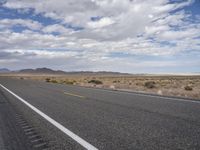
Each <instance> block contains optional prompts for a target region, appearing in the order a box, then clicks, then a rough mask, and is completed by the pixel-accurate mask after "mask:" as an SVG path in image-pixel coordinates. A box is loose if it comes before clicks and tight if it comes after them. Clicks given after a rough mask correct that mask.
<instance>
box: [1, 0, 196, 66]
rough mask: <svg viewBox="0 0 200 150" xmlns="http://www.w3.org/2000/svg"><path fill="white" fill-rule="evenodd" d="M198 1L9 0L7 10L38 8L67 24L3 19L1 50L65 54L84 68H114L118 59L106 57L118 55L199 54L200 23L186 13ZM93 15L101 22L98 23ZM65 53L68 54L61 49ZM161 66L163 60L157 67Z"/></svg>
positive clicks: (55, 56)
mask: <svg viewBox="0 0 200 150" xmlns="http://www.w3.org/2000/svg"><path fill="white" fill-rule="evenodd" d="M192 3H193V0H187V1H178V2H175V3H173V4H172V3H169V0H155V1H152V0H144V1H141V0H132V1H130V0H67V1H66V0H60V1H59V2H58V1H57V0H48V1H45V0H44V1H41V0H35V1H32V0H7V2H6V3H5V4H4V6H5V7H8V8H17V9H21V8H24V9H26V10H28V9H29V8H34V10H35V13H36V14H38V13H41V14H43V15H44V16H46V17H50V18H52V19H59V20H61V22H59V23H56V24H51V25H47V26H44V25H42V23H40V22H37V21H33V20H30V19H29V20H23V19H2V20H0V29H2V30H0V35H1V36H0V42H1V43H2V44H1V45H0V48H1V50H4V51H8V50H11V49H12V50H13V52H14V51H17V52H19V53H17V54H23V53H26V51H27V53H29V54H30V53H34V54H35V55H33V56H30V57H34V59H42V58H44V59H56V60H57V59H58V58H62V61H64V57H63V56H66V58H68V59H69V57H71V59H70V60H71V61H72V62H73V63H74V61H73V60H76V61H77V59H80V61H77V63H74V64H75V65H78V62H79V63H82V61H85V63H82V64H90V65H89V66H90V67H91V68H93V69H94V68H95V65H96V66H99V65H100V64H102V63H103V64H104V62H105V63H108V64H109V63H110V65H108V66H110V68H112V67H111V66H113V65H114V62H113V61H114V60H113V61H108V60H107V59H106V58H109V59H111V58H112V57H110V56H109V55H110V54H112V53H122V54H128V55H147V56H173V55H176V54H179V53H181V52H186V51H189V50H191V49H192V50H195V51H198V50H199V49H200V46H199V45H200V42H199V41H198V40H197V39H196V38H197V37H198V36H199V35H200V23H194V22H193V23H192V22H190V18H191V14H190V13H188V12H186V11H184V10H183V8H184V7H185V6H189V5H191V4H192ZM172 11H175V12H173V13H171V12H172ZM91 17H99V18H101V19H99V20H98V19H97V20H96V21H92V20H91ZM66 24H68V25H72V26H76V27H83V30H80V31H74V30H73V28H67V27H66V26H65V25H66ZM15 25H21V26H24V27H27V28H28V29H27V30H25V31H23V32H22V33H15V32H14V31H12V29H11V27H13V26H15ZM33 30H39V32H37V31H33ZM53 33H59V34H58V35H56V34H53ZM165 43H168V44H165ZM60 49H63V51H57V50H60ZM19 50H21V51H19ZM40 51H41V52H40ZM10 53H12V52H11V51H10ZM27 53H26V54H27ZM71 54H73V55H71ZM21 56H22V57H23V56H27V55H21ZM36 56H37V57H36ZM39 56H41V57H40V58H39ZM68 56H69V57H68ZM15 59H16V58H15ZM72 59H73V60H72ZM120 59H121V58H120ZM120 59H119V60H120ZM132 59H134V58H132ZM119 60H116V59H115V61H119ZM121 61H122V62H123V63H122V66H123V64H124V65H127V66H132V67H135V66H134V65H133V63H136V65H139V64H140V63H139V62H135V61H132V60H130V59H123V60H121ZM91 62H92V63H91ZM167 63H168V61H167V62H166V64H167ZM92 64H93V65H92ZM144 64H145V63H144ZM147 64H151V63H149V62H147ZM156 64H158V62H155V63H152V66H156ZM166 64H164V63H163V65H166ZM169 64H170V63H169ZM78 66H79V67H77V68H81V66H82V67H83V65H78ZM119 66H120V65H119ZM108 68H109V67H108Z"/></svg>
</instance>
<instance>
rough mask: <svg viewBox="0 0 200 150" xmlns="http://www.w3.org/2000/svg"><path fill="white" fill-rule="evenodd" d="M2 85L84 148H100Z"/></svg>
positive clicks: (92, 149)
mask: <svg viewBox="0 0 200 150" xmlns="http://www.w3.org/2000/svg"><path fill="white" fill-rule="evenodd" d="M0 86H1V87H2V88H3V89H5V90H6V91H8V92H9V93H10V94H12V95H13V96H14V97H16V98H17V99H18V100H20V101H21V102H23V103H24V104H25V105H27V106H28V107H29V108H31V109H32V110H33V111H35V112H36V113H37V114H39V115H40V116H42V117H43V118H44V119H46V120H47V121H48V122H50V123H51V124H52V125H54V126H55V127H57V128H58V129H59V130H61V131H62V132H64V133H65V134H66V135H68V136H69V137H71V138H72V139H73V140H75V141H76V142H77V143H79V144H80V145H82V146H83V147H84V148H86V149H88V150H98V149H97V148H96V147H94V146H93V145H91V144H90V143H88V142H87V141H85V140H84V139H82V138H81V137H79V136H78V135H76V134H75V133H73V132H72V131H70V130H69V129H67V128H65V127H64V126H63V125H61V124H60V123H58V122H57V121H55V120H54V119H52V118H51V117H49V116H48V115H46V114H45V113H43V112H42V111H40V110H39V109H37V108H36V107H34V106H33V105H31V104H30V103H28V102H27V101H25V100H24V99H23V98H21V97H19V96H18V95H17V94H15V93H13V92H12V91H10V90H9V89H7V88H6V87H5V86H3V85H2V84H0Z"/></svg>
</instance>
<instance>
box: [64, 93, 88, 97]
mask: <svg viewBox="0 0 200 150" xmlns="http://www.w3.org/2000/svg"><path fill="white" fill-rule="evenodd" d="M64 94H65V95H70V96H75V97H79V98H85V97H84V96H82V95H78V94H73V93H68V92H64Z"/></svg>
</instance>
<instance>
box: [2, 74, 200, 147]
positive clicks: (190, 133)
mask: <svg viewBox="0 0 200 150" xmlns="http://www.w3.org/2000/svg"><path fill="white" fill-rule="evenodd" d="M3 108H4V109H3ZM0 109H1V111H0V113H1V114H0V124H1V125H0V149H12V150H14V149H16V150H18V149H19V150H21V149H22V148H21V147H26V148H25V149H30V150H31V149H63V150H65V149H66V150H68V149H72V150H73V149H75V150H77V149H91V150H95V149H99V150H145V149H147V150H164V149H165V150H177V149H179V150H186V149H187V150H198V149H200V101H195V100H187V99H180V98H168V97H162V96H155V95H144V94H139V93H130V92H120V91H112V90H103V89H95V88H85V87H79V86H72V85H61V84H53V83H46V82H40V81H31V80H20V79H12V78H8V77H0ZM8 114H13V115H12V116H11V115H8ZM6 116H7V117H6ZM9 118H10V119H9ZM20 118H21V120H20ZM6 120H7V121H6ZM10 120H12V122H11V121H10ZM6 122H7V124H10V126H7V124H6ZM23 122H24V124H23ZM12 124H13V125H12ZM26 126H28V127H30V128H28V127H27V129H25V127H26ZM6 128H7V129H6ZM32 128H33V129H32ZM21 130H22V132H20V133H16V132H19V131H21ZM10 131H12V132H10ZM4 132H6V133H4ZM23 132H24V133H23ZM7 133H9V136H10V137H9V136H8V134H7ZM36 133H37V135H38V136H39V137H40V138H41V141H42V142H40V143H37V141H39V140H40V138H38V140H37V139H31V138H32V137H34V134H36ZM12 134H13V135H12ZM19 138H20V139H21V140H23V141H21V142H20V141H19V142H17V143H20V144H16V143H15V142H16V141H15V140H13V139H19ZM27 139H30V140H27ZM13 143H15V144H13ZM23 144H24V146H23ZM44 145H45V146H44Z"/></svg>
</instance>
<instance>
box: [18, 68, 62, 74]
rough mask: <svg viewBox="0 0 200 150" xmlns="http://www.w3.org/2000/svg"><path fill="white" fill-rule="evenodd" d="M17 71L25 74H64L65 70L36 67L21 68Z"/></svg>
mask: <svg viewBox="0 0 200 150" xmlns="http://www.w3.org/2000/svg"><path fill="white" fill-rule="evenodd" d="M18 73H27V74H65V73H66V72H64V71H61V70H52V69H49V68H36V69H22V70H20V71H18Z"/></svg>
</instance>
